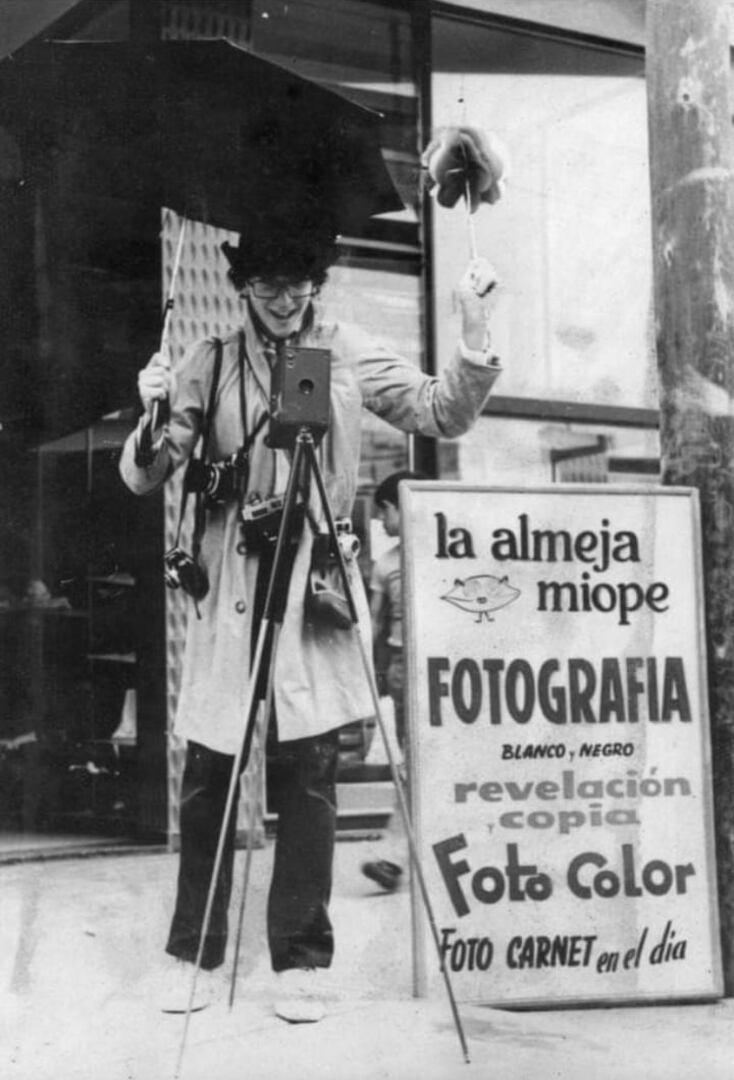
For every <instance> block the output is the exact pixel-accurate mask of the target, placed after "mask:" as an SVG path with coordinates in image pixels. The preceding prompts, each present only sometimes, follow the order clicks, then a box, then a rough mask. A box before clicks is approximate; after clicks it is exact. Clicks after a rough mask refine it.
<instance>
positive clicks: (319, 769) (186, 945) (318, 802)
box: [166, 724, 339, 971]
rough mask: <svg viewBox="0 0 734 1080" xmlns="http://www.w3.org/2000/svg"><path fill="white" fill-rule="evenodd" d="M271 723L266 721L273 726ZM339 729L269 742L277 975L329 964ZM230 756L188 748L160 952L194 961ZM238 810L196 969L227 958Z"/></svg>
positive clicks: (272, 940) (271, 914)
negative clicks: (169, 915)
mask: <svg viewBox="0 0 734 1080" xmlns="http://www.w3.org/2000/svg"><path fill="white" fill-rule="evenodd" d="M272 727H274V725H273V724H271V728H272ZM338 744H339V733H338V731H337V730H335V731H329V732H327V733H326V734H324V735H319V736H316V737H315V738H311V739H298V740H294V741H292V742H285V743H278V742H277V741H275V740H273V741H272V744H271V740H270V739H269V740H268V754H269V758H268V793H269V796H270V801H271V805H272V808H273V809H274V810H275V811H276V812H277V814H278V827H277V833H276V839H275V855H274V865H273V876H272V880H271V883H270V893H269V896H268V913H267V922H268V943H269V946H270V956H271V963H272V966H273V970H274V971H283V970H285V969H286V968H293V967H328V966H329V964H330V963H331V958H332V955H333V952H334V938H333V933H332V928H331V922H330V920H329V914H328V905H329V899H330V896H331V873H332V863H333V856H334V834H335V825H336V766H337V756H338ZM232 763H233V758H232V757H230V756H229V755H228V754H219V753H217V752H216V751H214V750H210V749H208V748H207V747H205V746H201V745H200V744H199V743H194V742H190V743H189V744H188V747H187V754H186V766H185V768H184V775H183V787H182V792H181V817H180V828H181V851H180V861H179V873H178V892H177V896H176V907H175V911H174V915H173V921H172V923H171V930H170V934H169V937H168V944H167V946H166V951H167V952H169V953H171V955H173V956H178V957H180V958H181V959H183V960H190V961H192V962H193V961H195V960H196V956H197V952H198V948H199V935H200V932H201V925H202V922H203V919H204V910H205V907H206V900H207V895H208V891H209V883H210V880H211V874H212V869H213V866H214V859H215V855H216V850H217V841H218V837H219V830H220V827H221V823H222V817H223V815H224V805H225V802H226V800H227V791H228V788H229V783H230V777H231V773H232ZM235 818H236V813H235V812H234V811H233V813H232V820H231V822H230V824H229V828H228V831H227V839H226V843H225V848H224V855H223V859H222V867H221V872H220V876H219V881H218V883H217V888H216V891H215V894H214V903H213V906H212V914H211V920H210V925H209V931H208V933H207V936H206V940H205V943H204V949H203V953H202V961H201V966H202V967H203V968H204V969H206V970H209V969H211V968H215V967H218V966H219V965H220V964H221V963H222V962H223V961H224V952H225V948H226V944H227V909H228V907H229V900H230V896H231V892H232V865H233V861H234V837H235V827H236V821H235Z"/></svg>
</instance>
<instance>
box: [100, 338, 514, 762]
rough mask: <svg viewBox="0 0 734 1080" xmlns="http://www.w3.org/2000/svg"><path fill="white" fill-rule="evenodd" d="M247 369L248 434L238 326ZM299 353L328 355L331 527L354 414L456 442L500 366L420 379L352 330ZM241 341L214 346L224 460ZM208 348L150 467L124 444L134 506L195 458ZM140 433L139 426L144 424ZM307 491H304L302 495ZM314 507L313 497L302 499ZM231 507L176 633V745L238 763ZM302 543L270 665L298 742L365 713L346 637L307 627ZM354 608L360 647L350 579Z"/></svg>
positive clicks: (246, 624)
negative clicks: (204, 581)
mask: <svg viewBox="0 0 734 1080" xmlns="http://www.w3.org/2000/svg"><path fill="white" fill-rule="evenodd" d="M244 333H245V341H246V347H247V355H248V363H246V365H245V387H244V396H245V402H246V411H247V424H248V431H252V430H253V429H254V427H255V424H256V423H257V420H258V419H259V417H260V416H261V415H262V413H263V412H264V411H266V410H267V408H268V402H269V387H270V368H269V366H268V361H267V358H266V356H265V352H264V349H263V346H262V344H261V341H260V339H259V337H258V335H257V333H256V331H255V329H254V327H253V326H252V324H251V323H250V322H249V320H247V321H246V323H245V326H244ZM300 344H302V345H305V346H312V347H320V348H328V349H331V351H332V369H331V424H330V428H329V431H328V433H327V434H326V435H325V436H324V438H323V440H322V441H321V443H320V444H319V446H318V451H317V452H318V457H319V462H320V466H321V471H322V474H323V477H324V483H325V486H326V489H327V492H328V496H329V501H330V506H331V509H332V511H333V513H334V516H335V517H337V518H338V517H347V516H349V514H350V512H351V508H352V504H353V502H354V498H355V494H356V490H357V478H358V469H359V457H360V413H361V409H362V407H363V406H364V407H366V408H367V409H370V410H371V411H372V412H373V413H375V414H376V415H377V416H380V417H382V418H383V419H384V420H386V421H388V422H389V423H391V424H393V425H394V426H395V427H397V428H399V429H400V430H402V431H405V432H421V433H422V434H424V435H430V436H443V437H449V438H450V437H454V436H457V435H460V434H462V433H463V432H464V431H466V430H467V429H468V428H469V427H470V426H471V425H472V423H473V422H474V420H475V418H476V417H477V415H478V414H479V412H480V411H481V408H482V405H483V404H484V402H485V400H486V398H487V396H488V394H489V391H490V389H491V386H492V384H493V382H494V381H495V379H496V377H497V372H498V369H497V368H491V367H486V366H484V365H479V364H473V363H471V362H468V361H466V360H464V359H462V358H461V357H460V356H459V355H458V353H457V355H456V356H455V357H454V360H453V362H452V363H451V364H450V365H449V366H448V367H447V368H446V369H445V370H444V372H443V374H442V375H441V377H440V378H438V379H436V378H432V377H429V376H426V375H425V374H424V373H422V372H421V371H420V370H419V369H417V368H416V367H415V366H414V365H412V364H410V363H408V362H407V361H405V360H402V359H400V358H399V357H397V356H395V355H394V354H393V353H392V352H390V351H389V350H388V349H387V348H385V347H384V346H381V345H377V344H375V343H374V342H373V341H371V340H370V339H369V338H368V337H367V336H366V335H364V334H363V333H362V332H361V331H359V330H357V329H356V328H355V327H352V326H345V325H343V324H341V325H340V324H334V323H328V324H327V323H323V322H320V321H318V319H317V320H315V321H314V325H313V326H312V327H311V329H310V330H309V331H308V332H306V333H304V334H302V336H301V341H300ZM237 355H238V335H237V334H234V335H232V336H231V337H229V338H227V339H226V340H225V341H224V350H223V361H222V370H221V377H220V383H219V389H218V393H217V403H216V410H215V417H214V422H213V425H212V431H211V435H210V449H209V457H210V459H211V460H212V461H216V460H218V459H221V458H223V457H225V456H227V455H229V454H231V453H233V452H234V451H235V450H237V449H238V447H239V446H240V445H241V443H242V434H243V433H242V421H241V412H240V392H239V378H238V361H237ZM213 359H214V346H213V343H212V342H211V341H204V342H201V343H200V344H198V345H197V346H195V347H194V348H193V349H192V350H191V351H190V352H189V354H188V355H187V357H186V358H185V359H184V361H183V363H182V365H181V367H180V368H179V369H178V370H177V372H176V383H177V385H176V387H175V389H174V394H173V400H172V402H171V417H170V421H169V424H168V427H167V430H166V433H165V437H164V440H163V444H162V446H161V447H160V448H159V449H158V451H157V453H156V456H155V459H154V461H153V463H152V464H151V465H150V466H148V467H145V468H143V467H139V466H137V465H136V464H135V444H136V439H137V438H138V434H139V433H138V432H133V433H132V434H131V436H130V437H129V439H128V440H127V442H126V444H125V447H124V449H123V453H122V457H121V460H120V472H121V475H122V478H123V480H124V481H125V483H126V484H127V486H128V487H129V488H130V489H131V490H132V491H133V492H135V493H136V494H146V493H148V492H151V491H155V490H156V489H158V488H160V487H161V485H162V484H163V483H164V482H165V481H166V479H167V478H168V477H169V476H170V475H171V473H172V472H173V471H174V470H175V469H177V468H179V467H180V466H182V465H183V464H184V463H185V462H186V461H187V460H188V458H189V456H190V455H191V454H192V452H193V451H194V449H195V447H196V443H197V441H198V438H199V432H200V426H201V420H202V417H203V415H204V412H205V410H206V405H207V402H208V398H209V389H210V386H211V378H212V370H213ZM141 423H142V421H141ZM266 431H267V425H266V426H265V429H264V430H263V431H262V432H261V434H260V435H259V436H258V437H257V439H256V441H255V445H254V447H253V450H252V452H251V455H250V463H251V464H250V481H249V490H250V491H257V492H259V494H260V495H261V496H263V497H266V496H268V495H271V494H273V493H278V492H282V491H284V489H285V484H286V482H287V478H288V468H289V467H288V460H287V457H286V455H285V453H284V452H283V451H281V450H277V451H274V450H271V449H270V448H268V447H267V446H266V444H265V434H266ZM312 487H315V485H312ZM313 499H315V500H316V505H317V503H318V500H317V498H316V493H315V491H314V493H313ZM240 540H241V536H240V529H239V524H238V511H237V507H236V506H235V505H228V506H226V507H223V508H221V509H216V510H214V511H212V512H210V513H209V514H208V515H207V524H206V532H205V535H204V539H203V542H202V550H201V557H202V562H203V563H204V565H205V566H206V570H207V573H208V575H209V582H210V588H209V593H208V595H207V596H206V598H205V599H204V600H203V602H201V603H200V605H199V608H200V614H201V618H197V617H196V614H195V612H194V610H193V604H192V603H191V601H190V600H189V601H188V602H189V604H190V605H191V610H190V612H189V618H188V621H187V636H186V644H185V649H184V657H183V669H182V680H181V687H180V694H179V700H178V709H177V715H176V720H175V731H176V734H177V735H179V736H180V737H182V738H184V739H192V740H195V741H196V742H199V743H203V744H204V745H205V746H208V747H211V748H212V749H213V750H218V751H220V752H221V753H227V754H235V753H236V752H237V750H238V749H239V745H240V743H241V740H242V736H243V731H244V723H245V718H244V713H245V707H246V701H247V689H248V680H249V672H248V668H249V657H250V634H251V629H252V628H251V611H252V603H253V598H254V592H255V580H256V575H257V561H258V559H257V555H255V554H252V553H248V554H244V553H243V548H242V545H241V544H240ZM311 543H312V533H311V530H310V529H308V528H306V529H304V532H303V537H302V539H301V542H300V544H299V548H298V552H297V555H296V559H295V564H294V568H293V576H292V579H291V586H290V591H289V600H288V605H287V609H286V613H285V617H284V619H283V624H282V628H281V631H280V636H279V644H278V650H277V656H276V657H275V678H274V693H275V709H276V716H277V725H278V736H279V738H280V739H281V740H291V739H300V738H304V737H307V736H313V735H318V734H320V733H322V732H325V731H328V730H330V729H332V728H337V727H341V726H343V725H344V724H348V723H350V722H351V721H353V720H358V719H361V718H363V717H366V716H370V715H371V714H372V713H373V711H374V709H373V704H372V698H371V694H370V691H369V685H368V682H367V678H366V676H365V673H364V669H363V665H362V660H361V655H360V650H359V642H358V640H357V638H356V633H357V631H356V630H354V629H349V630H338V629H333V630H326V629H322V628H321V629H320V628H316V627H314V626H313V625H312V624H310V623H309V624H307V623H306V622H305V620H304V612H303V602H304V594H305V588H306V580H307V574H308V570H309V564H310V549H311ZM353 584H354V594H355V601H356V603H357V608H358V612H359V619H360V626H361V631H362V634H363V638H364V641H365V642H366V644H367V650H366V651H367V652H368V653H369V652H370V651H371V650H370V648H369V642H370V640H371V633H370V623H369V611H368V606H367V602H366V597H365V594H364V588H363V586H362V581H361V577H360V575H359V573H358V572H357V570H356V567H355V568H354V571H353Z"/></svg>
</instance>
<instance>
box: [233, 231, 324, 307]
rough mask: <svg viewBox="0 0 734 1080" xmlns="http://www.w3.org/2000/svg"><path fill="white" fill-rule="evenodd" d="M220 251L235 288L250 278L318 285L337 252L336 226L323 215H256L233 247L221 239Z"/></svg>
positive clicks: (241, 287)
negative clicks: (304, 217)
mask: <svg viewBox="0 0 734 1080" xmlns="http://www.w3.org/2000/svg"><path fill="white" fill-rule="evenodd" d="M222 251H223V252H224V254H225V255H226V257H227V259H228V261H229V271H228V276H229V279H230V281H231V282H232V284H233V285H234V287H235V289H237V290H238V291H239V290H241V289H243V288H244V286H245V284H246V283H247V282H248V281H249V280H250V279H251V278H264V279H266V280H269V279H272V278H288V279H290V280H292V281H311V282H312V283H313V284H314V286H315V287H316V288H318V287H319V286H321V285H323V284H324V282H325V281H326V278H327V274H328V271H329V267H330V266H332V265H333V264H334V263H335V262H336V260H337V258H338V255H339V250H338V248H337V245H336V229H335V228H334V226H333V223H332V222H331V221H330V220H329V219H328V218H323V217H322V218H319V219H317V220H312V221H310V222H309V221H308V220H306V221H303V220H301V221H299V222H296V221H291V222H288V221H287V220H286V221H284V220H283V219H282V218H281V219H277V220H276V219H274V218H267V217H264V216H263V217H259V218H257V219H256V220H253V222H252V223H251V224H250V225H249V226H248V228H247V229H246V230H243V232H242V233H241V234H240V239H239V244H238V245H237V247H235V246H234V245H233V244H228V243H227V242H226V241H225V243H223V244H222Z"/></svg>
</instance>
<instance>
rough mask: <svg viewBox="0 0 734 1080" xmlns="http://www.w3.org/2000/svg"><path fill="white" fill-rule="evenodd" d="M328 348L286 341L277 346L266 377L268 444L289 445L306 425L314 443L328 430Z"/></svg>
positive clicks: (291, 444)
mask: <svg viewBox="0 0 734 1080" xmlns="http://www.w3.org/2000/svg"><path fill="white" fill-rule="evenodd" d="M330 391H331V350H330V349H311V348H301V347H300V346H291V345H286V346H285V348H283V349H280V350H278V353H277V355H276V359H275V363H274V365H273V371H272V375H271V381H270V427H269V430H268V439H267V441H268V445H269V446H272V447H273V448H274V449H292V447H293V445H294V443H295V441H296V436H297V435H298V433H299V431H300V430H301V429H302V428H304V427H307V428H308V429H309V431H310V432H311V435H312V437H313V440H314V443H317V442H318V441H319V440H320V439H321V438H322V437H323V435H324V434H325V433H326V432H327V431H328V430H329V421H330Z"/></svg>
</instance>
